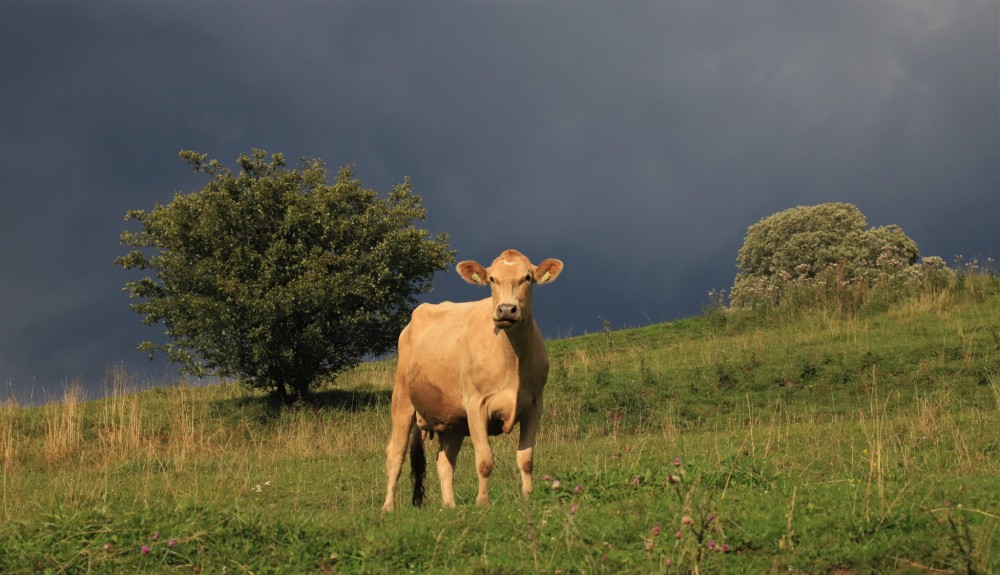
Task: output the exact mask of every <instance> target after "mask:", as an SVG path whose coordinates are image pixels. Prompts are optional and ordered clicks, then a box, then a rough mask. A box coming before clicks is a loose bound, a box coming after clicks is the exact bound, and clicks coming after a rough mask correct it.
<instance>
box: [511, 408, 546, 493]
mask: <svg viewBox="0 0 1000 575" xmlns="http://www.w3.org/2000/svg"><path fill="white" fill-rule="evenodd" d="M541 418H542V398H541V397H536V398H535V402H534V403H533V404H532V405H531V407H529V408H528V409H526V410H524V412H523V413H522V414H521V437H520V438H519V439H518V442H517V468H518V469H520V470H521V495H522V496H523V497H524V498H525V499H527V498H528V495H529V494H530V493H531V489H532V481H531V473H532V471H533V470H534V455H535V438H536V437H537V436H538V423H539V421H540V420H541Z"/></svg>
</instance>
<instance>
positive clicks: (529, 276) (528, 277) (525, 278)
mask: <svg viewBox="0 0 1000 575" xmlns="http://www.w3.org/2000/svg"><path fill="white" fill-rule="evenodd" d="M524 281H526V282H530V281H531V274H528V275H526V276H524Z"/></svg>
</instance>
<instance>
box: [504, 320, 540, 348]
mask: <svg viewBox="0 0 1000 575" xmlns="http://www.w3.org/2000/svg"><path fill="white" fill-rule="evenodd" d="M535 329H536V328H535V320H534V318H533V317H531V316H530V315H528V316H527V317H522V318H521V321H519V322H517V325H514V326H511V327H510V329H507V330H505V331H502V332H501V333H499V334H498V335H499V338H500V341H501V342H503V345H504V346H505V347H507V349H509V350H510V351H512V352H513V353H514V355H516V356H518V357H525V356H526V354H528V353H530V352H531V350H532V345H533V343H534V340H533V338H534V335H535Z"/></svg>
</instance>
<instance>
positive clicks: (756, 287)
mask: <svg viewBox="0 0 1000 575" xmlns="http://www.w3.org/2000/svg"><path fill="white" fill-rule="evenodd" d="M918 260H919V251H918V250H917V244H916V243H915V242H914V241H913V240H912V239H910V238H909V237H908V236H907V235H906V234H905V233H903V231H902V230H901V229H900V228H899V227H898V226H884V227H878V228H867V222H866V220H865V217H864V215H863V214H862V213H861V211H860V210H858V208H857V207H855V206H853V205H851V204H846V203H832V204H820V205H818V206H809V207H802V206H800V207H797V208H792V209H790V210H785V211H783V212H779V213H777V214H774V215H772V216H769V217H767V218H764V219H763V220H761V221H760V222H758V223H756V224H754V225H752V226H750V227H749V228H748V230H747V235H746V239H745V240H744V243H743V247H742V248H740V251H739V254H738V256H737V264H738V266H739V268H740V272H739V274H737V276H736V281H735V282H734V284H733V289H732V292H731V295H730V301H731V304H732V305H733V307H739V308H753V307H768V308H773V307H776V306H778V305H779V304H792V305H793V306H794V307H802V306H808V305H815V304H821V305H831V304H832V305H833V306H835V307H836V308H838V309H841V310H848V311H853V310H855V309H857V308H858V307H859V306H860V305H861V304H862V303H864V302H865V300H866V296H868V295H869V292H870V291H871V290H872V289H874V288H876V287H879V288H889V290H890V291H891V290H896V291H899V290H907V289H911V288H913V287H918V286H923V285H924V284H925V283H927V282H930V283H931V284H932V285H934V286H938V287H939V288H940V287H944V286H946V285H947V283H948V279H949V278H948V272H947V266H945V265H944V260H942V259H941V258H926V259H925V262H924V263H923V264H918V263H917V262H918Z"/></svg>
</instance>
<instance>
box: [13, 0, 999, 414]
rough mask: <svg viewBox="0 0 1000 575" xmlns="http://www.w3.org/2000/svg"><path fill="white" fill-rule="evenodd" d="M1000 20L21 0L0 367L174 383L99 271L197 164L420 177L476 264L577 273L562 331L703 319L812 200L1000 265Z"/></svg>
mask: <svg viewBox="0 0 1000 575" xmlns="http://www.w3.org/2000/svg"><path fill="white" fill-rule="evenodd" d="M998 6H1000V5H998V4H997V3H996V2H995V1H990V0H987V1H982V2H974V1H968V0H961V1H956V2H937V1H933V0H932V1H928V2H920V1H916V0H899V1H890V0H885V1H880V2H865V3H862V2H800V1H795V0H789V1H782V2H770V1H763V0H761V1H755V2H741V3H733V2H713V1H709V2H629V3H619V2H610V1H609V2H601V1H598V2H588V3H583V4H580V3H570V2H543V3H525V2H476V3H463V2H431V3H409V2H378V3H374V2H353V1H348V2H308V1H307V2H290V3H284V2H269V1H265V2H249V3H247V2H235V1H233V2H229V1H217V2H193V1H192V2H186V1H182V2H145V3H134V2H90V3H83V4H81V3H75V2H35V1H30V2H29V1H27V0H24V1H15V2H13V3H7V4H5V17H4V18H3V20H2V21H0V54H3V56H4V58H3V61H4V66H3V68H2V71H0V74H2V78H3V86H4V88H3V89H2V90H0V125H2V126H3V129H2V130H0V173H2V174H3V177H2V179H0V182H2V184H0V186H2V195H0V241H2V243H3V245H4V246H5V247H4V249H3V251H2V253H0V378H2V380H3V381H5V382H10V387H11V388H13V389H17V390H22V389H26V388H28V387H31V386H34V387H35V389H39V388H45V389H58V388H59V386H60V385H61V383H62V382H65V381H68V380H71V379H73V378H77V377H79V378H81V379H82V380H83V382H84V384H85V385H86V386H87V387H88V389H90V390H92V391H93V393H97V392H98V390H99V389H100V387H101V381H102V379H103V374H104V371H105V369H107V367H108V366H109V365H112V364H115V363H116V362H125V365H126V366H127V367H128V368H129V369H134V370H139V371H142V372H143V373H144V374H151V375H150V377H162V375H163V374H164V373H165V369H166V368H165V367H164V366H163V365H162V364H160V363H156V364H148V363H146V362H145V360H144V359H143V358H142V357H141V356H140V355H139V354H138V353H137V352H134V351H133V350H134V347H135V345H136V343H137V342H138V341H140V340H141V339H145V338H150V337H155V335H156V329H155V328H154V329H149V328H143V327H142V326H141V325H140V324H139V321H138V316H136V315H135V314H133V313H132V312H130V311H129V310H128V307H127V305H128V300H127V297H126V296H125V294H124V293H123V292H122V291H121V287H122V284H123V283H124V281H125V279H126V277H125V274H124V273H123V272H122V271H121V270H119V269H117V268H115V267H114V266H113V265H112V264H111V262H112V260H113V259H114V257H115V256H116V255H118V254H119V253H121V252H122V251H123V250H122V248H121V246H119V245H118V243H117V239H118V234H119V233H120V231H121V230H122V228H123V227H124V225H125V224H124V222H123V221H122V216H123V214H124V212H125V211H126V210H129V209H135V208H142V209H148V208H151V207H152V205H153V204H154V203H155V202H168V201H170V198H171V197H172V195H173V193H174V192H176V191H191V190H195V189H198V188H199V187H201V186H202V185H203V184H204V181H203V180H202V179H200V178H199V177H198V176H197V175H196V174H191V173H190V172H189V171H188V170H187V168H186V166H184V165H183V163H182V162H180V161H179V160H178V159H177V152H178V151H179V150H180V149H195V150H198V151H202V152H206V153H208V154H210V155H211V156H212V157H216V158H219V159H220V160H222V161H224V162H227V163H229V162H232V161H233V160H234V159H235V157H236V155H237V154H238V153H240V152H242V151H247V150H249V149H250V148H251V147H259V148H264V149H267V150H269V151H271V152H283V153H285V154H286V156H287V157H289V158H297V157H303V156H318V157H322V158H324V159H326V160H327V162H328V164H329V165H330V166H331V168H335V167H336V166H339V165H343V164H346V163H350V162H353V163H355V165H356V171H357V173H358V174H359V175H360V176H361V177H362V178H363V179H365V181H366V183H367V184H368V185H370V186H372V187H374V188H376V189H379V190H383V191H386V190H388V189H389V187H390V186H391V185H392V184H394V183H397V182H399V181H401V180H402V179H403V177H404V176H406V175H409V176H411V177H412V178H413V183H414V188H415V190H416V192H417V193H419V194H421V195H422V196H423V198H424V202H425V206H426V207H427V208H428V211H429V214H430V220H429V222H428V223H427V225H428V226H429V227H430V228H432V229H433V230H435V231H440V230H446V231H448V232H450V233H451V234H452V238H453V242H452V243H453V246H454V247H456V248H457V249H458V250H459V257H460V258H462V259H466V258H468V259H478V260H480V261H490V260H491V259H492V258H493V257H494V256H495V255H496V254H497V253H499V251H500V250H502V249H504V248H507V247H516V248H518V249H521V250H522V251H524V252H525V253H527V254H528V255H529V256H531V257H532V258H534V259H536V260H541V259H543V258H546V257H560V258H562V259H563V260H565V261H566V264H567V271H566V274H565V275H564V276H563V278H561V279H560V282H559V283H558V284H556V285H553V286H552V287H549V288H547V289H546V290H545V291H544V292H543V291H542V290H540V293H539V294H538V302H539V310H538V314H539V318H540V322H541V324H542V328H543V330H544V331H545V332H546V333H548V334H550V335H553V336H555V335H577V334H581V333H584V332H586V331H594V330H597V329H600V327H601V325H602V321H604V320H608V321H610V322H612V324H613V325H614V326H615V327H621V326H629V325H640V324H645V323H649V322H651V321H661V320H667V319H673V318H677V317H681V316H685V315H689V314H693V313H697V312H698V310H699V308H700V306H701V305H702V304H703V303H704V302H705V300H706V299H707V298H706V295H705V294H706V292H707V291H708V290H709V289H718V288H726V287H728V286H729V285H730V284H731V283H732V279H733V276H734V274H735V272H736V269H735V256H736V251H737V250H738V249H739V246H740V244H741V242H742V239H743V235H744V233H745V231H746V228H747V226H749V225H750V224H753V223H755V222H756V221H758V220H759V219H760V218H762V217H765V216H767V215H769V214H772V213H774V212H777V211H779V210H782V209H785V208H788V207H792V206H795V205H802V204H814V203H819V202H826V201H848V202H852V203H855V204H857V205H858V206H859V207H860V208H861V209H862V211H863V212H864V213H865V214H866V215H867V216H868V219H869V224H870V225H885V224H890V223H895V224H899V225H900V226H902V227H903V229H904V230H905V231H906V232H907V233H908V234H909V235H910V236H911V237H913V238H914V239H915V240H916V241H917V243H918V245H919V246H920V248H921V251H922V253H924V254H927V255H941V256H943V257H945V258H946V259H951V258H952V257H954V256H955V255H956V254H966V255H986V254H995V253H996V251H997V246H998V245H1000V237H998V232H997V226H996V221H998V219H1000V175H998V157H1000V144H998V141H1000V122H998V116H1000V110H998V107H1000V95H998V86H1000V79H998V70H1000V55H998V54H1000V40H998V31H997V26H996V23H997V21H998V18H1000V7H998ZM436 285H437V288H438V289H437V291H436V292H435V293H434V294H432V296H431V297H430V299H439V298H449V299H469V298H473V297H477V296H480V295H483V294H480V293H478V292H476V291H475V289H474V288H472V287H470V286H467V285H465V284H464V283H462V282H459V281H458V280H457V278H456V276H455V275H454V274H442V276H441V277H440V278H439V279H438V281H437V284H436ZM24 393H27V392H24ZM35 393H36V396H37V392H35Z"/></svg>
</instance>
